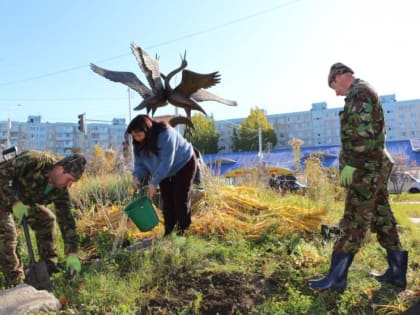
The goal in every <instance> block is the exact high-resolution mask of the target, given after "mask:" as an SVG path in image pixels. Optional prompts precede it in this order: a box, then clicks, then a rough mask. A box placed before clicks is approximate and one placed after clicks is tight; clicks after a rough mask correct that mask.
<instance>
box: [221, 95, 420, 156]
mask: <svg viewBox="0 0 420 315" xmlns="http://www.w3.org/2000/svg"><path fill="white" fill-rule="evenodd" d="M381 101H382V106H383V110H384V116H385V126H386V134H387V141H396V140H409V139H415V138H420V124H417V123H416V122H417V121H419V120H420V99H416V100H408V101H397V100H396V97H395V94H391V95H384V96H381ZM341 110H342V108H327V103H325V102H321V103H313V104H312V108H311V109H310V110H309V111H302V112H293V113H286V114H274V115H267V120H268V122H269V123H270V124H272V125H273V127H274V131H275V133H276V135H277V145H276V147H275V148H272V149H281V148H286V147H289V145H288V142H289V140H290V139H292V138H299V139H301V140H303V142H304V144H303V146H318V145H319V146H325V145H340V121H339V118H338V114H339V112H340V111H341ZM243 119H244V118H235V119H228V120H219V121H216V128H217V130H218V132H219V135H220V137H219V148H221V151H222V152H231V151H232V148H233V146H232V136H233V134H234V130H235V129H236V130H238V129H239V125H240V124H241V122H242V120H243ZM263 147H264V148H266V147H267V144H263Z"/></svg>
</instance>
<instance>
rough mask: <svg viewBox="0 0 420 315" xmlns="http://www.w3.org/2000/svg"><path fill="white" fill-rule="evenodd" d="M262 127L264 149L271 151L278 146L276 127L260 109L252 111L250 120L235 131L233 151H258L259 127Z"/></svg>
mask: <svg viewBox="0 0 420 315" xmlns="http://www.w3.org/2000/svg"><path fill="white" fill-rule="evenodd" d="M259 126H261V131H262V132H261V138H262V149H263V150H271V149H272V148H274V147H275V146H276V144H277V136H276V133H275V131H274V127H273V125H272V124H270V123H269V122H268V120H267V116H266V115H265V113H264V111H263V110H262V109H259V108H258V107H256V108H253V109H251V112H250V114H249V116H248V118H246V119H244V120H243V121H242V123H241V125H240V126H239V129H238V130H234V131H233V136H232V142H233V151H234V152H241V151H257V150H258V149H259V144H258V127H259Z"/></svg>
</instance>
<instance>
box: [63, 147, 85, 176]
mask: <svg viewBox="0 0 420 315" xmlns="http://www.w3.org/2000/svg"><path fill="white" fill-rule="evenodd" d="M85 164H86V159H85V157H84V156H83V155H81V154H78V153H75V154H72V155H69V156H66V157H65V158H64V159H62V160H60V161H58V162H57V163H56V165H61V166H63V168H64V172H66V173H69V174H71V175H72V176H73V177H74V179H75V180H79V179H80V177H82V174H83V172H84V170H85Z"/></svg>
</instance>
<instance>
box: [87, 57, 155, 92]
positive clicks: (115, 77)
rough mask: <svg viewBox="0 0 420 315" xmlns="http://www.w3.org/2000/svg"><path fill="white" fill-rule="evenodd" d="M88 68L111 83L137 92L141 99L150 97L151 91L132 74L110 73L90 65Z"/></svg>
mask: <svg viewBox="0 0 420 315" xmlns="http://www.w3.org/2000/svg"><path fill="white" fill-rule="evenodd" d="M90 68H91V69H92V70H93V71H94V72H95V73H97V74H99V75H100V76H103V77H104V78H107V79H108V80H111V81H113V82H119V83H122V84H125V85H127V86H128V87H130V88H132V89H133V90H134V91H136V92H138V93H139V94H140V95H141V96H142V97H143V98H146V97H149V96H150V95H152V90H151V89H149V88H148V87H147V86H146V85H144V83H143V82H141V81H140V80H139V79H138V78H137V76H136V75H135V74H134V73H132V72H123V71H111V70H107V69H104V68H101V67H98V66H97V65H95V64H93V63H91V64H90Z"/></svg>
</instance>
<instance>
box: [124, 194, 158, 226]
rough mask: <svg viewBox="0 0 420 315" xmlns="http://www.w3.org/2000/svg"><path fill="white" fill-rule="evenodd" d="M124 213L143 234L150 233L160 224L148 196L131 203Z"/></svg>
mask: <svg viewBox="0 0 420 315" xmlns="http://www.w3.org/2000/svg"><path fill="white" fill-rule="evenodd" d="M124 212H125V214H126V215H127V216H128V217H129V218H130V219H131V221H133V222H134V224H135V225H136V226H137V227H138V228H139V229H140V231H142V232H147V231H150V230H151V229H153V228H154V227H155V226H156V225H157V224H158V223H159V219H158V216H157V214H156V211H155V208H154V207H153V203H152V201H151V200H150V198H149V197H147V196H142V197H139V198H136V199H134V200H133V201H131V202H130V203H129V204H128V206H127V207H126V208H125V209H124Z"/></svg>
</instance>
